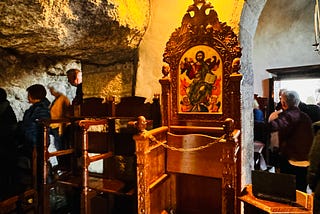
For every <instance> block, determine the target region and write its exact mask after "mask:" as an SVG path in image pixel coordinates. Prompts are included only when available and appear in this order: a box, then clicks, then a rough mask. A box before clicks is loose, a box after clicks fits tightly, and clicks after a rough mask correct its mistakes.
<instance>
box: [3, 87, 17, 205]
mask: <svg viewBox="0 0 320 214" xmlns="http://www.w3.org/2000/svg"><path fill="white" fill-rule="evenodd" d="M16 127H17V118H16V115H15V113H14V111H13V109H12V107H11V105H10V103H9V101H8V100H7V92H6V91H5V90H4V89H3V88H0V139H1V143H0V169H1V171H2V173H1V176H0V200H2V199H4V198H7V197H9V196H11V189H12V185H13V182H14V179H13V178H14V174H15V171H14V169H15V163H16V159H15V158H16V153H15V151H16V150H15V148H16V146H15V140H14V139H15V130H16Z"/></svg>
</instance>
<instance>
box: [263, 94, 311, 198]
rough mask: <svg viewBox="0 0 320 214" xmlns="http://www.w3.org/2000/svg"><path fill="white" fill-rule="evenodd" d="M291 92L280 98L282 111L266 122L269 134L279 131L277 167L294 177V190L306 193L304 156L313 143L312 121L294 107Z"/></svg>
mask: <svg viewBox="0 0 320 214" xmlns="http://www.w3.org/2000/svg"><path fill="white" fill-rule="evenodd" d="M299 103H300V98H299V95H298V93H297V92H295V91H284V92H283V93H282V95H281V104H282V108H283V112H281V113H279V114H278V117H277V118H275V119H274V120H271V121H270V122H269V125H268V126H269V128H270V131H271V132H276V131H278V132H279V168H280V172H281V173H287V174H293V175H295V176H296V184H297V189H298V190H301V191H304V192H306V188H307V167H308V165H309V161H308V154H309V151H310V148H311V145H312V141H313V131H312V122H311V119H310V117H309V116H308V115H307V114H305V113H304V112H302V111H301V110H300V109H299V108H298V105H299Z"/></svg>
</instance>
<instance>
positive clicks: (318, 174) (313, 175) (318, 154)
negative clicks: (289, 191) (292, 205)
mask: <svg viewBox="0 0 320 214" xmlns="http://www.w3.org/2000/svg"><path fill="white" fill-rule="evenodd" d="M313 130H314V134H315V136H314V138H313V143H312V146H311V149H310V153H309V161H310V166H309V167H308V173H307V182H308V184H309V187H310V189H311V190H312V192H313V193H314V196H313V213H316V214H318V213H320V121H318V122H315V123H313Z"/></svg>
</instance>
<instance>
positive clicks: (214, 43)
mask: <svg viewBox="0 0 320 214" xmlns="http://www.w3.org/2000/svg"><path fill="white" fill-rule="evenodd" d="M240 56H241V49H240V47H239V42H238V39H237V36H236V35H235V33H234V32H233V31H232V29H231V27H229V26H228V25H227V24H226V23H221V22H219V19H218V15H217V13H216V11H215V10H214V9H213V6H212V5H211V4H210V3H208V2H206V1H203V0H194V4H192V5H190V6H189V8H188V10H187V13H186V14H185V15H184V17H183V19H182V24H181V27H179V28H177V29H176V30H175V31H174V32H173V33H172V35H171V37H170V39H169V41H168V42H167V45H166V49H165V52H164V54H163V61H164V63H165V64H164V66H163V68H162V73H163V75H164V76H163V77H162V79H161V80H160V83H161V86H162V94H161V107H162V126H161V127H159V128H157V129H153V130H150V131H145V130H144V129H143V128H141V130H140V131H141V132H140V134H139V135H136V136H135V141H136V155H137V176H138V177H137V180H138V213H150V214H153V213H162V212H163V213H166V212H167V213H170V212H171V211H172V210H174V211H175V212H176V213H183V214H186V213H238V212H239V204H238V202H237V195H238V192H239V187H240V182H239V180H240V176H238V174H239V172H240V171H239V170H238V168H239V166H240V163H239V162H240V157H239V155H240V152H239V147H240V141H239V133H240V132H239V130H240V124H241V123H240V81H241V78H242V75H241V74H240V73H238V71H239V68H240ZM142 127H143V126H142Z"/></svg>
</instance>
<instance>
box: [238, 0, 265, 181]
mask: <svg viewBox="0 0 320 214" xmlns="http://www.w3.org/2000/svg"><path fill="white" fill-rule="evenodd" d="M266 2H267V1H263V0H260V1H256V0H247V1H245V3H244V5H243V9H242V15H241V18H240V32H239V38H240V44H241V48H242V57H241V73H242V74H243V79H242V83H241V96H242V101H241V107H242V108H241V121H242V122H241V127H242V128H241V133H242V134H241V136H242V137H241V138H242V139H241V142H242V148H241V159H242V160H241V163H242V166H243V167H242V168H241V183H242V185H244V184H247V183H250V182H251V177H250V175H251V172H250V170H251V165H252V159H253V143H252V142H253V115H252V103H253V94H254V90H253V81H254V78H253V68H252V49H253V38H254V35H255V32H256V28H257V25H258V20H259V16H260V14H261V12H262V10H263V8H264V6H265V4H266ZM248 100H252V102H247V101H248Z"/></svg>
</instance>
